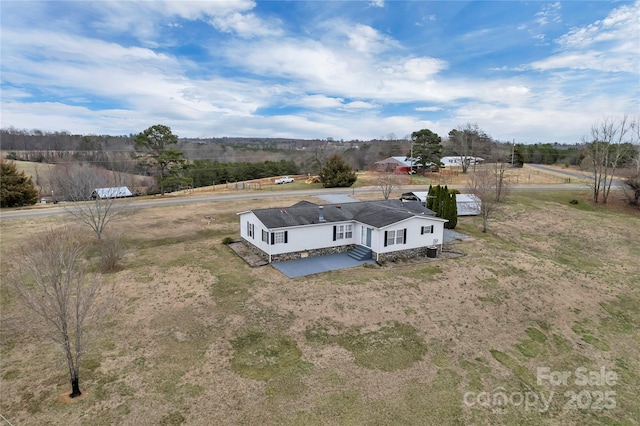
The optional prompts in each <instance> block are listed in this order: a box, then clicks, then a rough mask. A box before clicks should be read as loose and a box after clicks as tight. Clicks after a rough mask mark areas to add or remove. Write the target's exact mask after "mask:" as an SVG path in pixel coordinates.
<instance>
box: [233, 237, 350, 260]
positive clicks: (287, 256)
mask: <svg viewBox="0 0 640 426" xmlns="http://www.w3.org/2000/svg"><path fill="white" fill-rule="evenodd" d="M242 242H243V243H244V244H245V245H246V246H247V247H248V248H249V250H250V251H251V252H252V253H255V254H257V255H258V256H260V257H261V258H263V259H264V260H266V261H267V262H268V261H269V255H268V254H267V253H265V252H264V251H262V250H260V249H259V248H258V247H256V246H254V245H253V244H251V243H250V242H249V241H247V240H246V239H245V238H242ZM354 248H356V245H355V244H348V245H346V246H339V247H327V248H321V249H312V250H304V251H298V252H292V253H282V254H273V255H271V261H272V262H280V261H283V260H293V259H301V258H303V257H312V256H323V255H327V254H335V253H344V252H347V251H350V250H353V249H354Z"/></svg>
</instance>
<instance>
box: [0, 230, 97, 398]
mask: <svg viewBox="0 0 640 426" xmlns="http://www.w3.org/2000/svg"><path fill="white" fill-rule="evenodd" d="M77 235H78V233H77V232H74V231H73V230H72V229H70V228H68V227H65V228H62V229H57V230H54V229H50V230H48V231H46V232H44V233H43V234H40V235H38V236H37V238H36V239H34V240H33V241H30V242H29V244H27V245H25V246H23V247H22V248H21V249H20V250H18V251H17V253H16V254H15V257H14V259H13V264H14V265H13V266H14V268H13V269H12V271H11V273H10V274H9V280H8V284H9V286H10V288H11V289H12V290H13V291H14V292H15V293H16V294H17V295H18V296H19V298H20V300H22V302H23V303H24V305H25V306H26V307H27V308H28V309H29V310H30V311H31V312H33V313H35V314H36V315H37V316H38V317H40V319H41V320H42V321H43V325H44V327H45V329H46V335H47V336H48V337H49V338H51V339H52V340H53V341H54V342H56V343H57V344H59V345H60V347H61V349H62V351H63V353H64V355H65V358H66V360H67V366H68V368H69V376H70V379H71V394H70V397H71V398H75V397H77V396H79V395H81V394H82V392H81V391H80V358H81V356H82V354H83V353H84V351H85V347H86V346H85V345H86V337H85V325H86V324H87V323H90V322H91V320H92V319H94V318H96V315H97V313H98V309H96V307H97V304H95V303H94V302H95V301H96V298H97V296H98V293H99V291H100V288H101V284H102V282H101V280H100V277H99V276H89V275H88V274H87V270H88V269H87V265H86V262H85V245H84V244H83V243H82V241H81V240H79V239H78V238H77Z"/></svg>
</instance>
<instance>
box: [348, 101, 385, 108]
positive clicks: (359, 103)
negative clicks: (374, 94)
mask: <svg viewBox="0 0 640 426" xmlns="http://www.w3.org/2000/svg"><path fill="white" fill-rule="evenodd" d="M377 108H380V105H378V104H375V103H371V102H364V101H353V102H349V103H347V104H345V105H344V109H346V110H363V109H377Z"/></svg>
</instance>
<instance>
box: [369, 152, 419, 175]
mask: <svg viewBox="0 0 640 426" xmlns="http://www.w3.org/2000/svg"><path fill="white" fill-rule="evenodd" d="M375 165H376V169H377V170H379V171H381V172H394V173H409V172H411V171H412V170H415V169H416V168H417V167H418V160H417V159H415V158H408V157H406V156H397V157H389V158H386V159H384V160H381V161H376V163H375Z"/></svg>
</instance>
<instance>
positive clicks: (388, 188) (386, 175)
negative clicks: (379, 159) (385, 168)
mask: <svg viewBox="0 0 640 426" xmlns="http://www.w3.org/2000/svg"><path fill="white" fill-rule="evenodd" d="M375 182H376V185H377V186H378V187H379V188H380V189H381V190H382V196H383V197H384V199H385V200H388V199H389V196H390V195H391V193H392V192H393V190H394V188H396V187H397V186H398V185H399V184H400V181H399V179H398V176H396V174H395V173H393V172H379V173H377V175H376V179H375Z"/></svg>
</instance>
